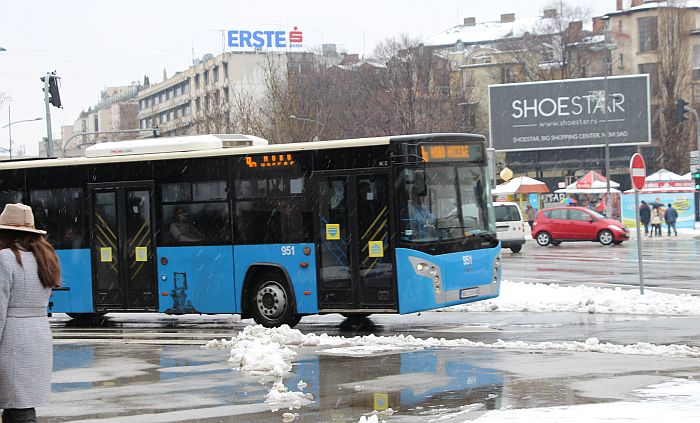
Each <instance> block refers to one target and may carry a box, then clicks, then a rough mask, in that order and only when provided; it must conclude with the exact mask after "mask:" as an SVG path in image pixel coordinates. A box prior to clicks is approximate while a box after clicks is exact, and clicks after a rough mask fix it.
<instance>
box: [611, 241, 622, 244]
mask: <svg viewBox="0 0 700 423" xmlns="http://www.w3.org/2000/svg"><path fill="white" fill-rule="evenodd" d="M620 244H622V241H613V245H620Z"/></svg>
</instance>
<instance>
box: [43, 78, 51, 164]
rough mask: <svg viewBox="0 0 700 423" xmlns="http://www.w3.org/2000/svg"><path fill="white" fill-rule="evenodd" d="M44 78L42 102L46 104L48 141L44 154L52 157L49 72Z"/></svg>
mask: <svg viewBox="0 0 700 423" xmlns="http://www.w3.org/2000/svg"><path fill="white" fill-rule="evenodd" d="M42 79H43V80H44V103H45V105H46V137H47V139H48V143H47V144H46V156H47V157H53V139H52V138H51V109H50V108H49V81H50V80H51V74H50V73H49V72H46V76H45V77H44V78H42Z"/></svg>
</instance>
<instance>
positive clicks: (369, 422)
mask: <svg viewBox="0 0 700 423" xmlns="http://www.w3.org/2000/svg"><path fill="white" fill-rule="evenodd" d="M357 423H380V420H379V417H377V415H376V414H373V415H371V416H362V417H360V420H359V421H358V422H357ZM381 423H384V420H382V421H381Z"/></svg>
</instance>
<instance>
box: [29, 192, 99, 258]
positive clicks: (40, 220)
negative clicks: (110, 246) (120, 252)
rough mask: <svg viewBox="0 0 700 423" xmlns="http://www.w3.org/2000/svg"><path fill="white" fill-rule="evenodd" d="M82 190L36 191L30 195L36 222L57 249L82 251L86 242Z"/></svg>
mask: <svg viewBox="0 0 700 423" xmlns="http://www.w3.org/2000/svg"><path fill="white" fill-rule="evenodd" d="M82 198H83V192H82V189H81V188H59V189H46V190H34V191H30V193H29V201H30V206H31V207H32V212H33V213H34V222H35V225H36V227H37V228H38V229H42V230H45V231H46V232H47V235H46V236H47V239H48V240H49V242H51V243H52V244H53V245H54V247H55V248H58V249H71V248H82V247H84V243H85V240H86V238H87V237H86V236H85V231H84V225H83V212H82V210H83V206H82Z"/></svg>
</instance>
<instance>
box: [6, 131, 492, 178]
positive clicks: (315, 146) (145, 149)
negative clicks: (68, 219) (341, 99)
mask: <svg viewBox="0 0 700 423" xmlns="http://www.w3.org/2000/svg"><path fill="white" fill-rule="evenodd" d="M455 137H459V138H467V139H470V140H474V141H477V140H478V141H483V140H485V138H484V137H483V136H482V135H473V134H447V133H445V134H417V135H399V136H384V137H369V138H351V139H343V140H332V141H310V142H298V143H286V144H269V145H268V144H267V143H266V140H264V139H262V138H258V137H254V136H250V135H237V134H217V135H193V136H186V137H172V138H168V137H163V138H155V139H153V138H144V139H139V140H132V141H117V142H108V143H99V144H96V145H95V146H93V147H89V149H93V148H94V149H93V150H91V151H92V152H91V153H88V155H92V156H93V157H67V158H46V159H33V160H10V161H4V162H0V170H11V169H29V168H43V167H54V166H80V165H90V164H101V163H110V164H112V163H130V162H140V161H149V160H174V159H188V158H197V157H218V156H236V155H250V154H266V153H285V152H292V151H304V150H325V149H334V148H352V147H368V146H375V145H387V144H389V143H390V142H392V141H394V142H409V141H414V140H415V141H418V140H420V139H426V138H432V139H436V138H437V139H440V138H452V139H454V138H455ZM215 138H218V139H219V140H220V141H219V142H218V143H217V141H216V140H215ZM245 139H248V140H249V141H250V142H249V143H245V142H236V141H244V140H245ZM232 141H233V142H232ZM227 144H228V145H229V146H227ZM106 152H108V153H111V154H106Z"/></svg>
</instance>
